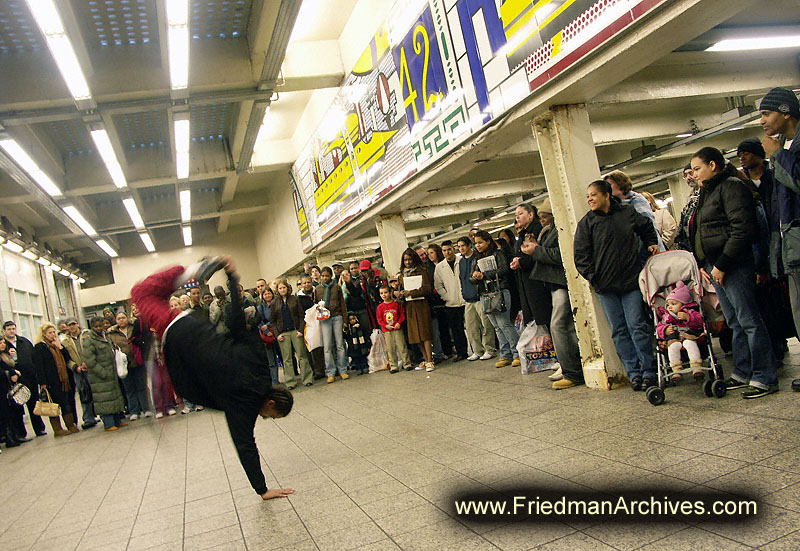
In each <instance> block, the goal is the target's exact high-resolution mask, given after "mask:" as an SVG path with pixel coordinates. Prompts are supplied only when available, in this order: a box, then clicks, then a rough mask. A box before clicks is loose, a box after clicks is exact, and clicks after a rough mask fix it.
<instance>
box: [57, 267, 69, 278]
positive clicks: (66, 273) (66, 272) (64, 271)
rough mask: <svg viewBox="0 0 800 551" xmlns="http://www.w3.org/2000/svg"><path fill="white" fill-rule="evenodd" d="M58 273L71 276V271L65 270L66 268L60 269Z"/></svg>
mask: <svg viewBox="0 0 800 551" xmlns="http://www.w3.org/2000/svg"><path fill="white" fill-rule="evenodd" d="M58 273H59V274H61V275H63V276H64V277H69V276H70V273H69V272H68V271H67V270H65V269H64V268H61V270H59V271H58Z"/></svg>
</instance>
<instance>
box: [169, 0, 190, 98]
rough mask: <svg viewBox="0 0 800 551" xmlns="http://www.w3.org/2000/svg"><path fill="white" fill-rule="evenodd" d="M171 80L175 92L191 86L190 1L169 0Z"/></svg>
mask: <svg viewBox="0 0 800 551" xmlns="http://www.w3.org/2000/svg"><path fill="white" fill-rule="evenodd" d="M166 8H167V10H166V11H167V44H168V50H169V80H170V85H171V86H172V89H173V90H180V89H184V88H187V87H188V86H189V1H188V0H167V2H166Z"/></svg>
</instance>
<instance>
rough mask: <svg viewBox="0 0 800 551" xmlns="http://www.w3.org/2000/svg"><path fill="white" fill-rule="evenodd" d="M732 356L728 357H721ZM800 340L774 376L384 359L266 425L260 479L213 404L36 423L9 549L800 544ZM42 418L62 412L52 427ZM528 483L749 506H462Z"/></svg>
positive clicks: (16, 478) (12, 478)
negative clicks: (692, 510)
mask: <svg viewBox="0 0 800 551" xmlns="http://www.w3.org/2000/svg"><path fill="white" fill-rule="evenodd" d="M726 361H728V362H729V361H730V360H729V359H727V360H726ZM799 366H800V345H798V343H797V341H792V345H791V355H790V356H787V358H786V361H785V362H784V365H783V367H782V369H781V380H780V383H781V391H780V392H779V393H777V394H775V395H772V396H768V397H766V398H762V399H758V400H752V401H745V400H742V399H741V398H739V396H738V392H737V391H734V392H732V393H731V394H730V395H729V396H727V397H726V398H723V399H716V398H706V397H705V396H704V395H703V394H702V390H701V386H700V385H699V384H695V383H684V384H682V385H681V386H679V387H677V388H674V389H668V391H667V402H666V403H665V404H664V405H662V406H660V407H653V406H651V405H650V404H649V403H648V402H647V401H646V399H645V397H644V395H643V393H633V392H631V391H630V389H628V388H623V389H620V390H616V391H613V392H601V391H593V390H589V389H587V388H585V387H581V388H577V389H571V390H567V391H559V392H556V391H552V390H551V389H550V388H549V386H550V383H549V381H548V380H547V377H546V375H545V374H534V375H527V376H522V375H520V374H519V372H518V371H517V370H516V369H513V370H512V369H511V368H503V369H495V368H494V367H493V363H492V362H488V361H487V362H474V363H473V362H466V361H465V362H461V363H459V364H453V363H445V364H443V365H442V366H441V367H440V368H438V369H437V370H436V371H435V372H433V373H425V372H419V371H417V372H401V373H399V374H396V375H391V374H389V373H388V372H381V373H377V374H372V375H369V376H361V377H352V378H351V379H350V380H349V381H338V380H337V382H336V383H335V384H331V385H327V384H324V382H323V384H319V383H318V384H316V385H315V386H314V387H311V388H309V389H303V390H301V391H299V392H297V394H296V395H295V396H296V403H295V408H294V411H293V412H292V414H291V415H290V416H289V417H288V418H286V419H282V420H278V421H272V420H270V421H263V420H260V421H259V422H258V423H257V428H256V439H257V442H258V445H259V449H260V451H261V454H262V457H263V469H264V472H265V475H266V477H267V483H268V485H270V487H278V486H283V487H293V488H295V489H296V490H297V493H296V494H294V495H293V496H291V497H290V498H288V499H274V500H271V501H267V502H264V501H262V500H261V499H260V497H259V496H258V495H256V494H255V493H254V492H253V490H252V489H251V488H250V486H249V484H248V482H247V479H246V478H245V475H244V472H243V470H242V468H241V466H240V465H239V462H238V460H237V457H236V453H235V451H234V448H233V446H232V444H231V441H230V437H229V435H228V432H227V427H226V424H225V419H224V416H223V415H222V414H221V413H220V412H215V411H210V410H205V411H203V412H197V413H191V414H189V415H177V416H174V417H169V418H164V419H161V420H155V419H143V420H138V421H134V422H131V423H130V425H129V426H128V427H126V428H124V429H122V430H119V431H117V432H116V433H104V432H103V431H102V429H101V428H94V429H90V430H87V431H81V433H80V434H78V435H73V436H69V437H65V438H60V439H58V440H55V439H53V438H52V436H51V435H48V436H47V437H40V438H36V439H35V440H34V441H33V442H30V443H27V444H25V445H24V446H21V447H19V448H14V449H11V450H4V451H3V454H2V456H0V473H2V476H0V488H2V490H0V491H1V492H2V496H3V497H2V502H3V505H2V509H0V510H1V511H2V512H1V513H0V549H3V550H5V551H12V550H17V549H19V550H21V549H31V550H54V551H66V550H72V549H80V550H87V551H88V550H102V551H125V550H127V551H142V550H145V549H164V550H180V549H183V550H185V551H194V550H201V549H214V550H223V549H224V550H236V551H238V550H245V549H247V550H271V549H282V550H292V551H306V550H321V551H346V550H350V549H359V550H369V551H388V550H396V549H405V550H411V551H416V550H420V551H421V550H424V549H436V550H458V551H471V550H497V549H502V550H527V549H544V550H548V551H555V550H570V551H573V550H595V549H597V550H607V551H612V550H634V549H637V550H642V551H655V550H670V551H680V550H703V549H713V550H714V551H728V550H731V551H732V550H740V549H765V550H790V549H798V548H800V407H798V406H800V395H798V394H796V393H793V392H791V390H790V388H789V385H790V382H791V379H792V378H793V377H798V376H800V367H799ZM48 430H50V429H49V427H48ZM524 486H538V487H544V486H547V487H553V488H559V489H562V490H565V491H569V490H572V491H577V492H583V493H592V492H599V491H600V490H602V489H604V488H610V487H611V488H619V489H630V490H636V489H638V488H641V487H645V486H649V487H651V488H658V489H660V490H663V491H664V492H665V493H668V494H670V495H673V494H674V495H676V496H679V495H681V494H682V493H683V492H690V493H691V492H695V493H696V492H703V491H704V490H725V491H731V492H734V491H739V490H746V491H748V492H749V494H750V495H752V496H755V497H756V499H757V502H758V513H757V515H756V517H755V518H753V519H750V520H748V521H735V522H730V521H729V522H722V521H720V520H718V519H714V518H711V519H706V518H700V519H697V520H685V519H680V520H678V519H671V520H660V521H657V522H645V521H643V519H634V520H619V519H606V518H592V519H586V518H581V519H569V518H567V519H563V518H562V519H559V520H546V521H530V520H524V519H523V520H520V519H516V518H515V519H508V520H506V519H502V518H499V519H497V518H495V519H493V520H490V521H478V520H464V519H461V520H458V519H456V518H455V513H454V508H453V496H454V495H455V494H456V493H458V492H464V491H470V492H476V493H478V492H492V491H500V492H509V491H513V489H514V488H518V487H524Z"/></svg>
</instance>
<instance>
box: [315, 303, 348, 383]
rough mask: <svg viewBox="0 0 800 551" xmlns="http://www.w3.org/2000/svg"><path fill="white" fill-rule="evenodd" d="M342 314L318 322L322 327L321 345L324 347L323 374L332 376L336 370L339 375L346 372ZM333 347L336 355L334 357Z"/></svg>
mask: <svg viewBox="0 0 800 551" xmlns="http://www.w3.org/2000/svg"><path fill="white" fill-rule="evenodd" d="M343 326H344V320H343V319H342V316H333V317H331V318H329V319H326V320H322V321H320V322H319V327H320V329H322V346H323V347H324V348H325V375H327V376H328V377H333V376H334V375H336V371H337V370H338V371H339V375H341V374H343V373H347V351H346V350H345V347H344V333H343V332H342V328H343ZM334 347H335V348H336V355H335V358H334Z"/></svg>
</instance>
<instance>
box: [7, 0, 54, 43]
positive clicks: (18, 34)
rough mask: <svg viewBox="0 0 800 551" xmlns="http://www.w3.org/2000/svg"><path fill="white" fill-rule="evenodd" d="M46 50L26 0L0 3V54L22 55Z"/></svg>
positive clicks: (11, 0) (10, 0)
mask: <svg viewBox="0 0 800 551" xmlns="http://www.w3.org/2000/svg"><path fill="white" fill-rule="evenodd" d="M46 49H47V46H46V45H45V43H44V39H43V38H42V35H41V33H40V32H39V29H38V28H37V27H36V22H35V21H34V20H33V16H31V13H30V11H29V10H28V6H27V5H26V4H25V2H24V0H6V1H5V2H2V3H0V54H2V55H6V54H22V53H30V52H38V51H40V50H46Z"/></svg>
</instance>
